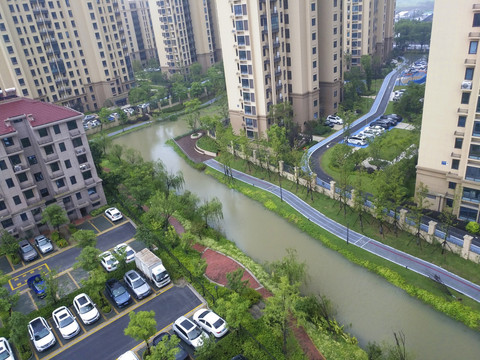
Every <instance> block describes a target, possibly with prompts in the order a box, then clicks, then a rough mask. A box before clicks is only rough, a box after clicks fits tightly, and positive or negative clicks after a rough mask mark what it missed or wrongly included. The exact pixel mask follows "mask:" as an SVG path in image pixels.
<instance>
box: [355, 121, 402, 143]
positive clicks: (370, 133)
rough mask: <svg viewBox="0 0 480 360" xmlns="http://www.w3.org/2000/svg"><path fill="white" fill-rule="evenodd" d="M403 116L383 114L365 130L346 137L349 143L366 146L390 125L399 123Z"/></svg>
mask: <svg viewBox="0 0 480 360" xmlns="http://www.w3.org/2000/svg"><path fill="white" fill-rule="evenodd" d="M402 120H403V118H402V117H401V116H400V115H397V114H388V115H382V116H380V117H379V118H378V119H377V120H375V121H373V122H371V123H370V126H368V127H366V128H365V129H364V130H363V131H361V132H359V133H358V134H356V135H353V136H350V137H348V138H347V139H346V142H347V143H348V144H352V145H357V146H364V145H367V144H368V141H369V140H371V139H373V138H375V137H376V136H379V135H382V134H383V133H384V132H385V131H386V130H387V129H388V128H389V127H391V126H395V125H397V123H398V122H399V121H402Z"/></svg>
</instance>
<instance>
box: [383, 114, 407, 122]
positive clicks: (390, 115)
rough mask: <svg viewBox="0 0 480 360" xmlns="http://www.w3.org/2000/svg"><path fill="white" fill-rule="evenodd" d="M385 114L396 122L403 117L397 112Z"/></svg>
mask: <svg viewBox="0 0 480 360" xmlns="http://www.w3.org/2000/svg"><path fill="white" fill-rule="evenodd" d="M387 116H388V117H389V118H391V119H394V120H395V121H396V122H400V121H402V120H403V118H402V117H401V116H400V115H397V114H388V115H387Z"/></svg>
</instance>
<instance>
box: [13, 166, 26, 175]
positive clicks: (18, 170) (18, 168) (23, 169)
mask: <svg viewBox="0 0 480 360" xmlns="http://www.w3.org/2000/svg"><path fill="white" fill-rule="evenodd" d="M27 170H28V167H27V166H25V165H23V164H17V165H15V166H14V167H13V172H14V173H15V174H19V173H22V172H26V171H27Z"/></svg>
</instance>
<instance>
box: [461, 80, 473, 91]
mask: <svg viewBox="0 0 480 360" xmlns="http://www.w3.org/2000/svg"><path fill="white" fill-rule="evenodd" d="M462 89H467V90H472V82H471V81H462Z"/></svg>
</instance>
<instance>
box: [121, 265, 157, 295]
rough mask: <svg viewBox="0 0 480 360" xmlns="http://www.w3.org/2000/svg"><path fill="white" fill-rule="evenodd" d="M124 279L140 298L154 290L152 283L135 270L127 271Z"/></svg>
mask: <svg viewBox="0 0 480 360" xmlns="http://www.w3.org/2000/svg"><path fill="white" fill-rule="evenodd" d="M123 280H124V281H125V284H127V286H128V287H129V288H130V289H131V290H132V291H133V294H134V295H135V297H136V298H137V299H139V300H140V299H143V298H144V297H147V296H148V295H150V293H151V292H152V288H151V287H150V285H148V283H147V282H146V281H145V280H144V279H143V278H142V277H141V276H140V275H139V274H138V273H137V272H136V271H135V270H130V271H127V272H126V273H125V275H124V276H123Z"/></svg>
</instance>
